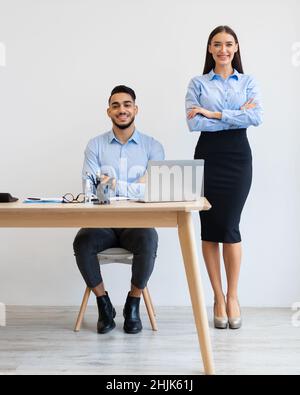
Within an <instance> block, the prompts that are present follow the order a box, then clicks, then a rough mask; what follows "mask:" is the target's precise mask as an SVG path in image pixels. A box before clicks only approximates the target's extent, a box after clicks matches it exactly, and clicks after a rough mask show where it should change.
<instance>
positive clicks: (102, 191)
mask: <svg viewBox="0 0 300 395" xmlns="http://www.w3.org/2000/svg"><path fill="white" fill-rule="evenodd" d="M113 180H114V179H113V178H111V179H110V180H109V181H108V182H106V183H101V182H100V183H99V184H98V186H97V193H96V195H97V198H98V202H96V203H94V204H110V199H109V196H110V193H109V192H110V189H111V186H112V184H113Z"/></svg>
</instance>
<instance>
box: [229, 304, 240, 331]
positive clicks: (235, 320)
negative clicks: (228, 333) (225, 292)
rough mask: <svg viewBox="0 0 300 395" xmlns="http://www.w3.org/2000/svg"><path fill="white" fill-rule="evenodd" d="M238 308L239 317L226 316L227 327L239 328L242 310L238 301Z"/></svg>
mask: <svg viewBox="0 0 300 395" xmlns="http://www.w3.org/2000/svg"><path fill="white" fill-rule="evenodd" d="M238 305H239V309H240V316H239V317H231V318H230V317H228V323H229V329H240V327H241V326H242V312H241V306H240V304H239V302H238Z"/></svg>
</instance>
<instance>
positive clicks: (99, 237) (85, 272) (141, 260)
mask: <svg viewBox="0 0 300 395" xmlns="http://www.w3.org/2000/svg"><path fill="white" fill-rule="evenodd" d="M114 247H121V248H125V249H126V250H128V251H130V252H132V253H133V262H132V278H131V283H132V284H133V285H134V286H135V287H137V288H140V289H144V288H145V287H146V285H147V282H148V280H149V278H150V276H151V274H152V271H153V268H154V262H155V258H156V253H157V247H158V235H157V232H156V230H155V229H152V228H147V229H106V228H104V229H94V228H92V229H89V228H85V229H81V230H80V231H79V232H78V234H77V236H76V237H75V240H74V243H73V248H74V254H75V257H76V262H77V265H78V268H79V270H80V272H81V274H82V277H83V278H84V280H85V282H86V285H87V286H88V287H89V288H95V287H97V286H98V285H99V284H101V283H102V281H103V279H102V276H101V271H100V265H99V262H98V258H97V254H98V253H99V252H102V251H104V250H106V249H107V248H114Z"/></svg>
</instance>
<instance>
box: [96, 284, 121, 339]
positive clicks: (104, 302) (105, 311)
mask: <svg viewBox="0 0 300 395" xmlns="http://www.w3.org/2000/svg"><path fill="white" fill-rule="evenodd" d="M97 305H98V310H99V320H98V324H97V330H98V333H107V332H110V331H111V330H112V329H114V328H115V326H116V323H115V321H114V318H115V316H116V310H115V309H114V307H113V305H112V304H111V301H110V299H109V296H108V293H107V292H106V295H103V296H99V297H97Z"/></svg>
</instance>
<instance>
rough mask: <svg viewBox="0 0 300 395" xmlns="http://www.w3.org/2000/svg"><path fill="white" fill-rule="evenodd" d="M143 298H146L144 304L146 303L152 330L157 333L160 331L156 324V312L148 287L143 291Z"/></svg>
mask: <svg viewBox="0 0 300 395" xmlns="http://www.w3.org/2000/svg"><path fill="white" fill-rule="evenodd" d="M143 298H144V302H145V305H146V309H147V312H148V316H149V320H150V323H151V326H152V330H153V331H157V330H158V329H157V323H156V319H155V315H154V311H153V307H152V302H151V298H150V294H149V291H148V288H147V287H146V288H145V289H143Z"/></svg>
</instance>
